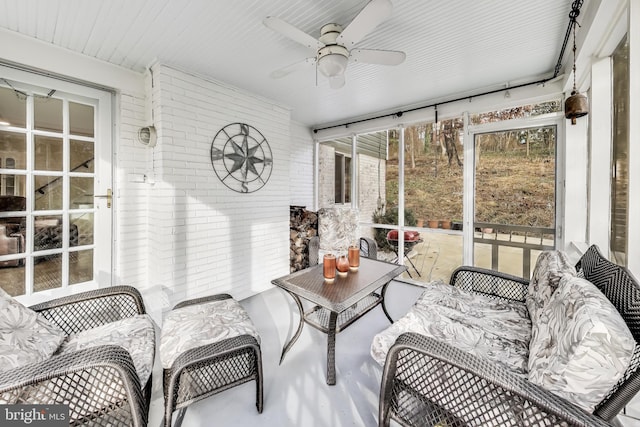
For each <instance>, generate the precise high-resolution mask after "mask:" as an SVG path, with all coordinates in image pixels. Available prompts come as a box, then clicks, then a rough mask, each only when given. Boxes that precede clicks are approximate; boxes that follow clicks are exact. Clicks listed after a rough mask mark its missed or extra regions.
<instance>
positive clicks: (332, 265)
mask: <svg viewBox="0 0 640 427" xmlns="http://www.w3.org/2000/svg"><path fill="white" fill-rule="evenodd" d="M322 274H323V275H324V280H325V281H326V282H333V280H334V279H335V278H336V257H335V256H334V255H332V254H326V255H325V256H324V258H323V261H322Z"/></svg>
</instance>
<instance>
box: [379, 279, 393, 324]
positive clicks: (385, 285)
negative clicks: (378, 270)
mask: <svg viewBox="0 0 640 427" xmlns="http://www.w3.org/2000/svg"><path fill="white" fill-rule="evenodd" d="M389 283H390V282H387V283H385V284H384V286H383V287H382V291H381V292H380V296H381V297H382V303H381V304H380V305H382V312H383V313H384V315H385V316H387V319H389V322H391V323H393V319H392V318H391V316H389V312H388V311H387V306H386V305H385V304H384V295H385V294H386V293H387V286H389Z"/></svg>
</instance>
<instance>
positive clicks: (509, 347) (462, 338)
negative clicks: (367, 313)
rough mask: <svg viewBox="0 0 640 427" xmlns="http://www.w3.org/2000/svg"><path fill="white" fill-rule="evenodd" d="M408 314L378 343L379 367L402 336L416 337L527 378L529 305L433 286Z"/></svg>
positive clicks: (380, 336) (375, 342)
mask: <svg viewBox="0 0 640 427" xmlns="http://www.w3.org/2000/svg"><path fill="white" fill-rule="evenodd" d="M425 287H426V288H427V289H426V290H425V291H424V292H423V294H422V295H421V296H420V298H419V299H418V300H417V301H416V303H415V304H414V305H413V307H411V309H410V310H409V312H408V313H407V314H406V315H404V316H403V317H402V318H400V319H398V320H397V321H395V322H394V323H393V325H391V326H389V327H388V328H387V329H385V330H384V331H382V332H380V333H379V334H377V335H376V336H375V337H374V338H373V342H372V344H371V356H372V357H373V358H374V359H375V361H376V362H378V363H379V364H380V365H384V362H385V358H386V357H387V353H388V352H389V349H390V348H391V346H392V345H393V344H394V343H395V341H396V339H397V338H398V337H399V336H400V334H402V333H404V332H416V333H419V334H422V335H426V336H429V337H432V338H435V339H437V340H440V341H442V342H445V343H447V344H450V345H452V346H453V347H457V348H459V349H460V350H463V351H467V352H469V353H471V354H474V355H476V356H479V357H481V358H483V359H487V360H490V361H492V362H495V363H498V364H500V365H502V366H504V367H506V368H508V369H509V370H511V371H513V372H515V373H518V374H522V375H526V373H527V354H528V352H529V340H530V338H531V323H530V322H529V316H528V315H527V309H526V307H525V305H524V304H523V303H521V302H518V301H505V300H501V299H493V298H489V297H487V296H484V295H478V294H474V293H471V292H468V291H465V290H463V289H460V288H457V287H454V286H451V285H448V284H445V283H443V282H441V281H434V282H431V283H429V284H428V285H426V286H425Z"/></svg>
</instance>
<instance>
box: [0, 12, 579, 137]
mask: <svg viewBox="0 0 640 427" xmlns="http://www.w3.org/2000/svg"><path fill="white" fill-rule="evenodd" d="M367 3H368V1H367V0H323V1H318V0H269V1H265V0H233V1H231V0H108V1H106V0H103V1H98V0H0V27H3V28H6V29H8V30H11V31H15V32H18V33H22V34H24V35H27V36H30V37H34V38H36V39H39V40H42V41H44V42H47V43H51V44H53V45H57V46H60V47H63V48H65V49H69V50H72V51H76V52H80V53H82V54H84V55H87V56H90V57H94V58H98V59H100V60H103V61H107V62H110V63H113V64H116V65H119V66H121V67H125V68H128V69H132V70H135V71H139V72H144V71H145V69H147V68H148V67H149V66H150V65H151V64H153V63H154V62H156V61H158V62H160V63H163V64H167V65H170V66H174V67H177V68H180V69H182V70H187V71H192V72H195V73H198V74H202V75H205V76H209V77H211V78H214V79H216V80H219V81H222V82H225V83H229V84H232V85H234V86H237V87H240V88H242V89H244V90H246V91H249V92H252V93H255V94H258V95H261V96H263V97H266V98H269V99H272V100H275V101H277V102H278V103H280V104H282V105H284V106H286V107H289V108H291V111H292V118H293V119H294V120H296V121H298V122H300V123H302V124H305V125H308V126H316V125H323V124H328V123H336V122H341V121H346V120H349V119H352V118H356V117H363V116H368V115H375V114H376V113H378V112H381V111H392V110H393V109H396V108H397V109H401V108H403V107H407V106H412V105H419V104H421V103H424V102H426V101H428V100H433V99H446V97H448V96H454V95H456V94H460V93H469V92H473V91H481V90H483V89H486V88H492V89H495V88H496V87H499V86H500V85H507V84H513V82H522V81H528V80H531V81H533V80H535V79H537V78H540V77H542V78H546V77H549V76H551V75H553V71H554V67H555V64H556V62H557V60H558V55H559V53H560V50H561V47H562V42H563V40H564V35H565V32H566V29H567V25H568V23H569V18H568V15H569V11H570V8H571V1H570V0H535V1H513V0H476V1H471V0H450V1H442V0H393V14H392V16H391V18H390V19H388V20H386V21H385V22H383V23H382V24H381V25H379V26H378V27H377V28H376V29H375V30H374V31H373V32H372V33H370V34H369V35H368V36H367V37H365V38H364V39H363V40H362V41H361V42H360V43H359V44H358V45H357V46H358V47H362V48H370V49H389V50H402V51H404V52H406V54H407V59H406V61H405V62H404V63H403V64H401V65H399V66H380V65H367V64H358V63H350V64H349V66H348V68H347V71H346V74H345V76H346V85H345V86H344V87H343V88H341V89H338V90H334V89H331V88H329V85H328V83H327V81H326V80H325V79H324V78H323V77H322V76H321V75H319V76H318V78H317V82H316V73H315V68H314V67H313V66H310V67H309V68H307V69H305V70H301V71H297V72H295V73H293V74H289V75H287V76H285V77H283V78H281V79H273V78H271V77H270V76H269V74H270V73H271V72H272V71H273V70H276V69H279V68H282V67H284V66H286V65H289V64H292V63H294V62H297V61H299V60H302V59H304V58H306V57H310V56H313V54H314V53H313V52H312V51H311V50H309V49H307V48H305V47H304V46H302V45H299V44H297V43H295V42H293V41H291V40H289V39H287V38H285V37H284V36H282V35H280V34H278V33H276V32H274V31H272V30H270V29H269V28H266V27H265V26H264V25H263V24H262V20H263V19H264V18H265V17H266V16H269V15H273V16H277V17H279V18H282V19H284V20H285V21H287V22H289V23H290V24H292V25H295V26H296V27H298V28H300V29H302V30H303V31H305V32H307V33H308V34H311V35H312V36H314V37H319V35H320V34H319V31H320V27H321V26H322V25H323V24H326V23H329V22H336V23H339V24H342V25H346V24H348V23H349V22H350V21H351V20H352V19H353V18H354V17H355V16H356V15H357V14H358V12H359V11H360V10H361V9H362V8H363V7H364V6H365V5H366V4H367ZM569 48H570V46H569ZM565 58H570V56H565ZM564 65H566V64H564Z"/></svg>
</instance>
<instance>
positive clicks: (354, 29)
mask: <svg viewBox="0 0 640 427" xmlns="http://www.w3.org/2000/svg"><path fill="white" fill-rule="evenodd" d="M391 9H392V5H391V1H390V0H371V1H370V2H369V3H367V5H366V6H365V7H364V9H362V10H361V11H360V13H358V15H357V16H356V17H355V18H354V19H353V21H351V23H350V24H348V25H347V26H346V27H345V28H344V29H343V28H342V26H340V25H338V24H334V23H330V24H326V25H323V26H322V28H321V29H320V38H319V39H315V38H314V37H312V36H311V35H309V34H307V33H305V32H304V31H302V30H300V29H298V28H296V27H294V26H293V25H291V24H289V23H288V22H285V21H283V20H282V19H280V18H276V17H275V16H267V17H266V18H265V19H264V21H263V23H264V25H265V26H266V27H268V28H270V29H272V30H274V31H277V32H278V33H280V34H282V35H283V36H285V37H287V38H289V39H291V40H293V41H295V42H297V43H300V44H302V45H304V46H306V47H308V48H310V49H313V50H315V51H316V56H314V57H310V58H306V59H304V60H302V61H299V62H296V63H294V64H291V65H288V66H286V67H284V68H281V69H279V70H276V71H274V72H272V73H271V77H273V78H281V77H284V76H286V75H287V74H289V73H291V72H294V71H296V70H298V69H301V68H305V67H306V66H308V65H316V67H317V70H318V71H320V73H321V74H322V75H324V76H325V77H327V78H328V79H329V86H330V87H332V88H333V89H339V88H341V87H342V86H344V81H345V80H344V72H345V70H346V68H347V64H348V62H349V61H352V62H363V63H366V64H381V65H398V64H401V63H402V62H403V61H404V60H405V58H406V55H405V53H404V52H399V51H394V50H376V49H358V48H355V49H354V46H355V45H356V44H357V43H358V42H359V41H360V40H362V38H364V37H365V36H366V35H367V34H369V33H370V32H371V31H373V29H374V28H375V27H377V26H378V25H379V24H380V23H381V22H382V21H384V20H385V19H387V18H388V17H389V16H391Z"/></svg>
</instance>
